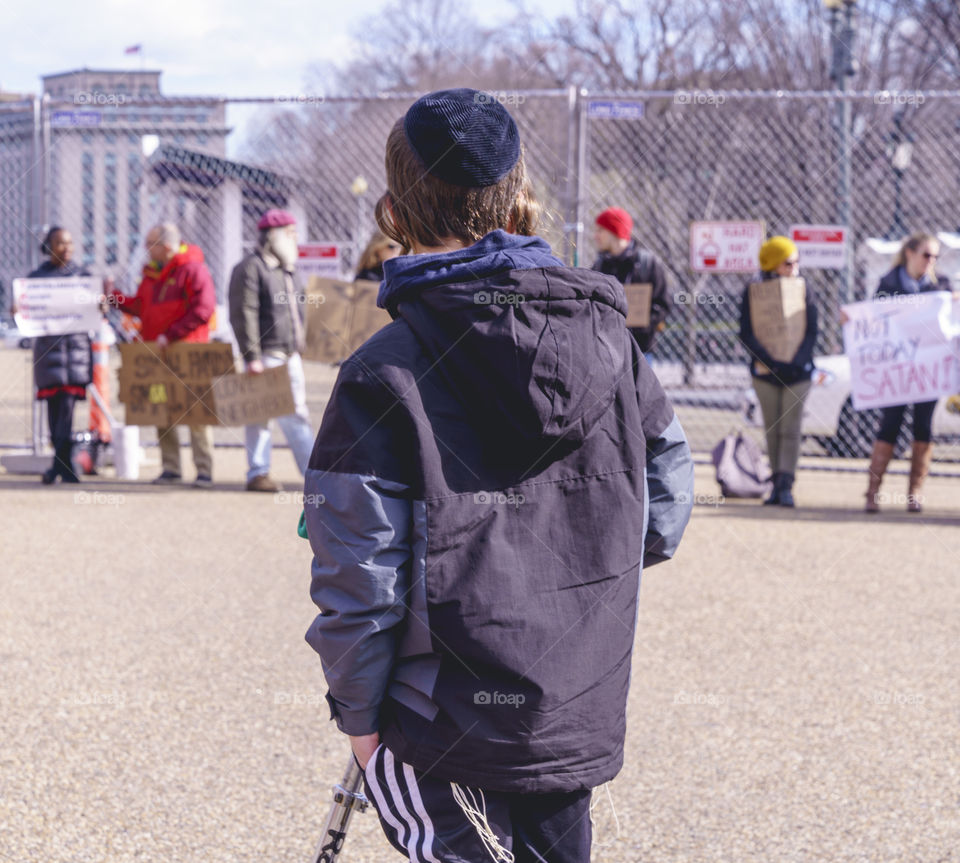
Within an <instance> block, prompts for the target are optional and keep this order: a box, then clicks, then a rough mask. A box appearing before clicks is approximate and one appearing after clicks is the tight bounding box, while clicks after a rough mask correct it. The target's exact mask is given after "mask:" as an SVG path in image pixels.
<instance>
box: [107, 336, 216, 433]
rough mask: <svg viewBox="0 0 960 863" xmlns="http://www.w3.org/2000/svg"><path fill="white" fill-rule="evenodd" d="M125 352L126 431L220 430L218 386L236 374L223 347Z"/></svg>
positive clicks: (134, 347)
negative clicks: (132, 428)
mask: <svg viewBox="0 0 960 863" xmlns="http://www.w3.org/2000/svg"><path fill="white" fill-rule="evenodd" d="M119 347H120V357H121V363H122V364H121V367H120V395H119V398H120V401H121V402H123V404H124V408H125V414H124V416H125V422H126V424H127V425H158V426H170V425H220V424H221V423H220V421H219V419H218V417H217V412H216V410H215V403H214V399H213V389H212V386H213V382H214V380H216V379H217V378H219V377H220V376H222V375H226V374H230V373H231V372H232V371H233V350H232V348H231V347H230V345H228V344H226V343H223V342H210V343H200V342H174V343H172V344H170V345H168V346H167V347H166V349H165V350H164V351H161V350H160V349H159V348H158V347H157V344H156V342H131V343H129V344H122V345H120V346H119Z"/></svg>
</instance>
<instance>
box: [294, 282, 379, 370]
mask: <svg viewBox="0 0 960 863" xmlns="http://www.w3.org/2000/svg"><path fill="white" fill-rule="evenodd" d="M379 290H380V285H379V284H378V283H377V282H364V281H361V282H341V281H336V280H334V279H321V278H318V277H316V276H315V277H313V278H311V279H310V282H309V283H308V285H307V293H306V295H305V302H306V306H307V308H306V325H305V334H304V338H305V342H306V345H305V347H304V349H303V351H302V356H303V358H304V359H305V360H315V361H318V362H325V363H335V362H342V361H343V360H345V359H346V358H347V357H349V356H350V354H352V353H353V352H354V351H355V350H356V349H357V348H358V347H360V345H362V344H363V343H364V342H365V341H366V340H367V339H368V338H370V336H372V335H373V334H374V333H375V332H377V330H379V329H381V328H382V327H384V326H386V325H387V324H389V323H390V320H391V319H390V315H389V314H388V313H387V312H385V311H384V310H383V309H380V308H377V292H378V291H379Z"/></svg>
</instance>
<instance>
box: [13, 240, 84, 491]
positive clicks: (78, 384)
mask: <svg viewBox="0 0 960 863" xmlns="http://www.w3.org/2000/svg"><path fill="white" fill-rule="evenodd" d="M40 249H41V251H43V252H44V254H47V255H49V256H50V257H49V260H47V261H45V262H44V263H43V264H41V265H40V266H39V267H38V268H37V269H36V270H34V271H33V272H32V273H30V275H29V276H28V277H27V278H30V279H63V278H68V277H70V276H88V275H90V274H89V273H88V272H87V271H86V270H82V269H80V268H79V267H77V266H76V265H75V264H74V263H73V260H72V259H73V238H72V237H71V236H70V232H69V231H67V230H66V229H65V228H61V227H58V226H54V227H52V228H51V229H50V230H49V231H48V232H47V235H46V237H45V238H44V241H43V243H42V244H41V246H40ZM33 375H34V380H35V382H36V385H37V398H38V399H44V400H46V402H47V419H48V421H49V423H50V441H51V443H52V444H53V450H54V456H53V464H52V465H51V466H50V468H49V469H48V470H47V471H46V472H45V473H44V474H43V483H44V485H51V484H53V483H55V482H56V481H57V478H58V477H59V478H60V479H62V480H63V482H80V478H79V477H78V476H77V472H76V470H75V469H74V466H73V459H72V449H73V437H72V435H73V409H74V406H75V405H76V403H77V400H78V399H84V398H86V392H87V384H89V383H90V381H91V379H92V355H91V352H90V337H89V336H88V335H87V334H86V333H67V334H66V335H61V336H39V337H38V338H36V339H35V340H34V342H33Z"/></svg>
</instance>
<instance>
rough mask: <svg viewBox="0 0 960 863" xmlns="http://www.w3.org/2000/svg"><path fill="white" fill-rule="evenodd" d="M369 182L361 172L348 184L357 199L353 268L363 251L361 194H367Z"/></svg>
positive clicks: (355, 266) (358, 261) (357, 263)
mask: <svg viewBox="0 0 960 863" xmlns="http://www.w3.org/2000/svg"><path fill="white" fill-rule="evenodd" d="M369 188H370V184H369V183H368V182H367V178H366V177H364V176H363V174H358V175H357V176H356V177H354V180H353V182H352V183H351V184H350V193H351V194H352V195H353V196H354V197H355V198H356V199H357V229H356V234H355V236H354V244H353V245H354V252H353V268H354V269H356V268H357V267H358V266H359V264H360V255H361V253H362V252H363V196H364V195H366V194H367V189H369Z"/></svg>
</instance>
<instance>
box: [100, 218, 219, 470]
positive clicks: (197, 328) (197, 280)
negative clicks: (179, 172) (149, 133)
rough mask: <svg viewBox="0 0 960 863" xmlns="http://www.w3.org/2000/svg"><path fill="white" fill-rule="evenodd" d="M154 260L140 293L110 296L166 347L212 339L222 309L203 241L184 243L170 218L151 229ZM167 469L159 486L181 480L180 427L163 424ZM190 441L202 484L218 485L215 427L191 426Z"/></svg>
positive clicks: (144, 334) (160, 433) (160, 434)
mask: <svg viewBox="0 0 960 863" xmlns="http://www.w3.org/2000/svg"><path fill="white" fill-rule="evenodd" d="M145 245H146V247H147V254H148V255H149V256H150V260H149V261H148V262H147V264H146V266H145V267H144V268H143V278H142V279H141V281H140V286H139V287H138V288H137V293H136V294H135V295H134V296H132V297H128V296H125V295H124V294H122V293H120V292H119V291H116V290H113V291H111V292H110V294H109V297H110V299H109V301H110V303H111V304H113V305H115V306H116V307H117V308H118V309H120V311H121V312H124V313H125V314H128V315H135V316H136V317H138V318H140V322H141V329H140V337H141V338H142V339H143V341H145V342H156V344H157V347H158V348H159V349H160V350H161V351H162V350H163V349H164V348H165V347H166V346H167V345H168V344H169V343H170V342H178V341H184V342H209V341H210V320H211V318H212V317H213V315H214V313H215V312H216V308H217V297H216V292H215V290H214V287H213V277H212V276H211V275H210V271H209V270H208V269H207V266H206V264H205V263H204V259H203V251H202V250H201V249H200V247H199V246H194V245H188V244H187V243H183V242H181V239H180V229H179V228H178V227H177V226H176V225H174V224H172V223H170V222H164V223H163V224H160V225H154V226H153V227H152V228H151V229H150V230H149V231H147V237H146V240H145ZM157 439H158V442H159V444H160V458H161V465H162V468H161V473H160V475H159V476H158V477H157V478H156V479H155V480H154V483H155V484H157V485H167V484H173V483H179V482H180V481H181V479H182V476H181V472H180V437H179V435H178V433H177V427H176V426H175V425H174V426H168V427H161V428H157ZM190 446H191V448H192V449H193V463H194V466H195V467H196V470H197V477H196V480H195V481H194V483H193V484H194V486H195V487H196V488H210V487H211V486H212V485H213V429H212V428H211V427H210V426H208V425H197V426H190Z"/></svg>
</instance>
